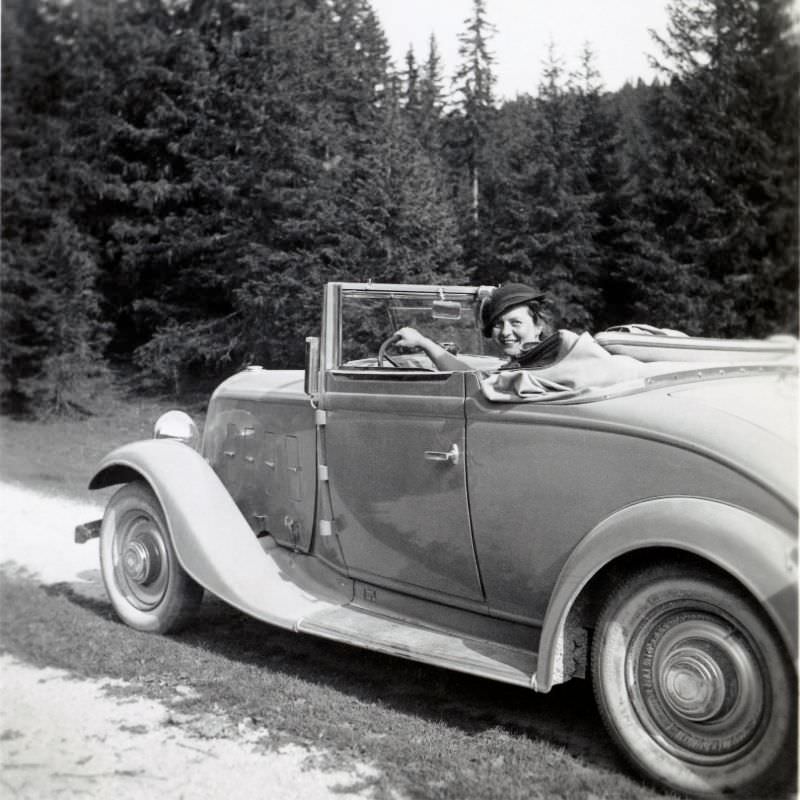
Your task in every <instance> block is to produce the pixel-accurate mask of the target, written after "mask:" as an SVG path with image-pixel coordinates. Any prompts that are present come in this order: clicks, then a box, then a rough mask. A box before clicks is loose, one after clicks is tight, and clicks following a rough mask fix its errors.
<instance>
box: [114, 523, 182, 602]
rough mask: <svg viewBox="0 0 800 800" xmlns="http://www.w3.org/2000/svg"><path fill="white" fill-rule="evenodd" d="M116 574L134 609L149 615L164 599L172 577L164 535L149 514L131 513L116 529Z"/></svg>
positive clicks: (121, 589) (119, 584) (118, 583)
mask: <svg viewBox="0 0 800 800" xmlns="http://www.w3.org/2000/svg"><path fill="white" fill-rule="evenodd" d="M117 531H118V533H117V535H116V537H115V541H114V573H115V576H116V582H117V585H118V587H119V589H120V591H121V592H122V593H123V594H124V595H125V598H126V599H127V600H128V602H130V603H131V605H133V606H135V607H136V608H138V609H141V610H143V611H149V610H151V609H153V608H154V607H155V606H157V605H158V604H159V603H160V602H161V601H162V600H163V599H164V596H165V594H166V590H167V583H168V577H169V557H168V555H167V549H166V544H165V538H164V537H165V534H164V533H163V531H162V530H161V526H160V525H159V524H158V522H157V521H156V520H155V519H153V518H152V517H151V516H150V515H149V514H146V513H144V512H129V513H128V514H127V515H125V516H124V517H123V518H122V519H121V520H120V521H119V524H118V525H117Z"/></svg>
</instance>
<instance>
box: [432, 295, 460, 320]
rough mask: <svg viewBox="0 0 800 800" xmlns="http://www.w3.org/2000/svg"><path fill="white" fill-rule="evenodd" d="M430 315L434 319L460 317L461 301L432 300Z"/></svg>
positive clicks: (455, 318) (454, 318)
mask: <svg viewBox="0 0 800 800" xmlns="http://www.w3.org/2000/svg"><path fill="white" fill-rule="evenodd" d="M431 315H432V316H433V318H434V319H449V320H457V319H461V303H457V302H456V301H455V300H434V301H433V306H432V307H431Z"/></svg>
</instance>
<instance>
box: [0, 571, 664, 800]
mask: <svg viewBox="0 0 800 800" xmlns="http://www.w3.org/2000/svg"><path fill="white" fill-rule="evenodd" d="M0 600H1V601H2V605H3V608H4V613H3V615H2V616H3V629H2V642H3V647H4V649H6V650H7V651H9V652H11V653H13V654H14V655H16V656H18V657H20V658H22V659H24V660H27V661H29V662H32V663H35V664H41V665H50V666H55V667H61V668H64V669H68V670H71V671H73V672H75V673H77V674H78V675H83V676H88V677H96V678H97V677H100V678H102V677H114V678H123V679H125V680H128V681H132V682H133V683H134V685H135V686H136V687H137V692H138V693H140V694H143V695H146V696H150V697H154V698H158V699H161V700H165V701H168V702H175V697H176V694H175V688H176V687H177V686H179V685H186V684H188V685H190V686H191V687H192V688H193V689H195V690H196V692H197V693H198V696H196V697H191V698H188V699H183V700H181V701H180V702H179V703H178V706H177V708H176V710H179V711H180V712H181V713H182V714H191V713H200V712H204V711H209V710H213V711H214V712H217V713H220V712H221V713H224V714H227V715H228V716H229V717H230V718H231V719H232V720H233V721H234V723H238V722H246V724H249V725H253V724H255V725H257V726H258V728H259V729H260V730H263V731H264V737H263V739H262V742H263V746H265V747H277V746H280V745H282V744H285V743H286V742H298V743H301V744H307V745H309V746H314V747H317V748H321V749H322V751H323V752H324V753H325V754H326V755H325V756H324V758H323V761H322V763H320V764H318V766H320V767H323V768H324V767H325V766H331V767H336V768H347V766H348V764H351V763H353V762H355V761H361V762H367V763H369V764H372V765H373V766H374V767H376V768H377V769H378V770H379V772H380V775H381V777H380V778H379V779H378V782H377V783H376V785H375V789H376V796H377V797H378V798H389V797H391V796H392V792H391V791H390V789H392V790H395V791H398V792H400V793H401V795H404V796H407V797H410V798H441V799H442V800H445V799H449V798H453V799H455V798H471V799H472V800H490V799H491V800H496V798H504V800H515V799H516V798H519V800H522V798H525V800H532V799H534V798H548V799H549V798H564V799H565V800H566V799H567V798H569V799H570V800H600V799H601V798H609V800H610V799H611V798H614V800H626V798H627V799H628V800H633V799H634V798H636V800H648V799H649V798H656V797H663V795H660V794H658V793H656V792H652V791H649V790H647V789H645V788H643V787H642V786H641V785H639V784H638V783H636V782H635V781H634V780H633V779H631V778H630V777H628V775H627V774H626V771H625V769H624V767H623V765H622V764H621V762H620V760H619V756H618V754H617V752H616V750H615V748H614V747H613V745H612V744H611V742H610V741H609V740H608V737H607V736H606V734H605V732H604V730H603V727H602V725H601V722H600V720H599V718H598V716H597V712H596V711H595V708H594V703H593V701H592V699H591V693H590V691H589V688H588V686H586V685H585V684H584V683H582V682H576V683H573V684H571V685H567V686H563V687H556V689H554V690H553V692H551V693H550V694H548V695H536V694H532V693H530V692H527V691H525V690H523V689H519V688H517V687H510V686H504V685H500V684H495V683H493V682H489V681H484V680H481V679H477V678H471V677H469V676H463V675H459V674H456V673H450V672H447V671H445V670H439V669H435V668H432V667H427V666H424V665H419V664H414V663H411V662H406V661H402V660H399V659H395V658H390V657H388V656H383V655H380V654H376V653H370V652H364V651H361V650H358V649H355V648H350V647H347V646H344V645H338V644H333V643H330V642H325V641H322V640H319V639H316V638H313V637H310V636H304V635H300V634H293V633H290V632H287V631H283V630H280V629H276V628H273V627H270V626H268V625H264V624H261V623H258V622H256V621H254V620H251V619H249V618H247V617H245V616H243V615H242V614H239V613H238V612H236V611H234V610H232V609H230V608H228V607H227V606H225V605H223V604H222V603H220V602H218V601H216V600H214V599H211V600H206V601H205V602H204V604H203V606H202V609H201V612H200V614H199V615H198V618H197V620H196V622H195V624H193V625H192V626H191V628H190V629H189V630H187V631H185V632H184V633H182V634H181V635H179V636H175V637H162V636H153V635H147V634H142V633H138V632H136V631H133V630H131V629H129V628H127V627H125V626H124V625H122V624H121V623H119V622H118V621H117V620H116V618H115V617H114V615H113V612H112V611H111V609H110V607H109V606H108V604H106V603H105V602H98V601H91V600H87V599H85V598H83V597H81V596H79V595H76V594H75V593H73V592H72V591H71V589H70V588H69V587H68V586H67V585H61V586H55V587H50V588H42V587H38V586H36V585H34V584H33V583H32V582H30V581H28V580H25V579H20V578H14V577H9V578H8V579H6V580H4V581H3V585H2V597H0ZM76 642H77V643H79V644H78V645H77V646H76ZM395 796H396V795H395Z"/></svg>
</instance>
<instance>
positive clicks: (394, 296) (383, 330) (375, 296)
mask: <svg viewBox="0 0 800 800" xmlns="http://www.w3.org/2000/svg"><path fill="white" fill-rule="evenodd" d="M442 301H445V303H446V304H447V305H446V307H445V306H442ZM341 303H342V305H341V324H342V327H341V335H342V338H341V350H340V353H341V356H340V366H349V367H372V366H377V354H378V349H379V348H380V346H381V344H382V343H383V342H384V341H385V340H386V339H388V338H389V337H390V336H392V335H393V334H394V333H395V332H396V331H397V330H398V329H399V328H403V327H412V328H416V330H418V331H419V332H420V333H421V334H423V335H424V336H427V337H428V338H429V339H432V340H433V341H434V342H437V343H438V344H440V345H441V346H442V347H444V348H445V349H447V350H448V351H449V352H451V353H453V354H454V355H458V356H459V357H460V356H462V355H474V356H483V355H487V353H488V352H489V351H488V349H487V342H486V340H485V339H484V338H483V336H482V335H481V332H480V330H479V328H478V325H477V324H476V317H475V298H474V295H465V294H464V293H463V291H462V292H461V293H458V294H456V293H448V291H447V290H446V289H444V290H442V291H441V292H440V291H439V290H438V289H435V290H434V289H432V290H431V292H430V293H429V294H423V293H421V292H413V293H412V292H402V291H396V292H386V291H370V290H364V289H358V290H351V289H346V290H344V291H343V292H342V298H341ZM456 304H458V306H459V307H460V313H459V309H458V308H457V307H456ZM456 316H457V317H458V318H457V319H454V317H456ZM405 365H406V366H408V367H412V368H413V367H419V368H423V369H425V368H430V367H431V366H432V365H431V364H430V363H429V361H428V359H427V357H426V356H424V355H423V354H421V353H416V354H415V358H414V359H413V360H409V361H408V362H407V363H406V364H405Z"/></svg>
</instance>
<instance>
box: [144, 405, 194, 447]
mask: <svg viewBox="0 0 800 800" xmlns="http://www.w3.org/2000/svg"><path fill="white" fill-rule="evenodd" d="M153 438H154V439H177V440H178V441H181V442H183V443H184V444H188V445H189V447H191V448H193V449H194V450H197V447H198V445H199V444H200V431H199V430H198V429H197V425H195V424H194V420H193V419H192V418H191V417H190V416H189V415H188V414H187V413H186V412H185V411H175V410H173V411H167V412H166V414H162V415H161V416H160V417H159V418H158V419H157V420H156V424H155V425H154V426H153Z"/></svg>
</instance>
